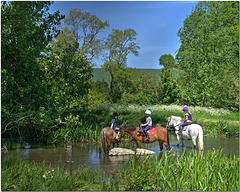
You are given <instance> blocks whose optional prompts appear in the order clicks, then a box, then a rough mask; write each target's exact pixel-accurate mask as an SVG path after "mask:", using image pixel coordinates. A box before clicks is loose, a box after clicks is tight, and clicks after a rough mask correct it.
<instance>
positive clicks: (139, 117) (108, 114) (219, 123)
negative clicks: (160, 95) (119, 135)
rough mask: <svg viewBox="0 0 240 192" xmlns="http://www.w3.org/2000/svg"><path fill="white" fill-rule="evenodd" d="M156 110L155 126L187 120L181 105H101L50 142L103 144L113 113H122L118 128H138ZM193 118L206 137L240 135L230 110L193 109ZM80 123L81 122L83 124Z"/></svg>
mask: <svg viewBox="0 0 240 192" xmlns="http://www.w3.org/2000/svg"><path fill="white" fill-rule="evenodd" d="M148 108H151V109H152V115H151V117H152V119H153V126H157V125H159V126H162V127H166V124H167V121H168V117H170V116H172V115H174V116H181V117H182V118H184V113H183V112H182V106H179V105H149V106H146V105H119V104H100V105H94V106H91V108H89V110H87V111H84V112H82V113H80V114H79V117H80V118H79V117H78V116H76V117H72V116H71V117H69V119H68V121H69V122H71V123H70V124H69V125H67V126H63V127H61V128H59V129H58V130H56V131H54V132H52V133H51V134H50V136H49V138H50V139H49V141H50V142H53V143H56V142H66V141H69V140H71V141H73V142H93V143H95V142H99V140H100V138H99V136H100V131H101V129H102V128H103V127H109V126H110V125H111V123H110V122H111V119H112V113H113V112H114V111H116V112H118V114H119V117H118V120H117V126H118V127H119V126H120V125H135V126H138V125H139V123H145V115H144V112H145V110H146V109H148ZM189 109H190V112H191V113H192V116H193V123H197V124H199V125H201V126H202V127H203V133H204V135H209V136H219V135H225V136H226V135H230V136H232V135H238V133H239V118H238V117H239V112H238V111H230V110H227V109H214V108H205V107H193V106H190V107H189ZM79 119H80V121H79Z"/></svg>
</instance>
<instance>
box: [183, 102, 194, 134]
mask: <svg viewBox="0 0 240 192" xmlns="http://www.w3.org/2000/svg"><path fill="white" fill-rule="evenodd" d="M183 112H184V113H185V120H184V122H183V124H181V125H180V128H181V132H182V130H183V127H184V126H186V125H189V124H191V123H192V115H191V113H190V112H189V109H188V107H187V105H185V106H184V107H183Z"/></svg>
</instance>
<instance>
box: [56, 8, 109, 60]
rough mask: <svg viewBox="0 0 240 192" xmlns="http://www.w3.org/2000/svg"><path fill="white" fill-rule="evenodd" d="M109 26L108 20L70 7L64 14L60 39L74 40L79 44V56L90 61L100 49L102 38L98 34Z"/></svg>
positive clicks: (97, 54) (96, 55)
mask: <svg viewBox="0 0 240 192" xmlns="http://www.w3.org/2000/svg"><path fill="white" fill-rule="evenodd" d="M107 27H109V24H108V21H101V20H100V19H99V18H97V17H96V16H95V15H91V14H90V13H89V12H85V11H82V10H79V9H71V10H70V12H69V14H68V15H67V16H66V19H65V20H64V25H63V32H64V33H63V34H62V35H63V36H64V37H61V39H65V37H66V36H67V38H68V40H70V38H72V41H76V42H77V43H78V44H79V52H80V56H81V57H83V56H84V57H85V58H86V59H87V60H89V61H92V60H93V59H94V58H96V57H98V56H99V54H100V53H101V50H102V45H103V39H101V38H98V36H99V34H100V33H101V32H103V31H104V30H105V29H106V28H107Z"/></svg>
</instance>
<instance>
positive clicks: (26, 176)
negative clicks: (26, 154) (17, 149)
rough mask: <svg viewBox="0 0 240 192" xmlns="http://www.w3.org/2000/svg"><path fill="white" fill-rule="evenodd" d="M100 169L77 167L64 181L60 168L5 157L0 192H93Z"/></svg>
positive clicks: (64, 173)
mask: <svg viewBox="0 0 240 192" xmlns="http://www.w3.org/2000/svg"><path fill="white" fill-rule="evenodd" d="M103 177H104V173H103V171H102V170H96V171H91V170H90V168H87V167H79V168H77V169H76V170H74V171H73V173H72V177H71V178H67V177H66V172H65V170H64V169H63V168H59V167H57V168H52V167H51V165H46V164H45V163H33V164H31V163H29V162H27V161H26V160H20V159H18V158H16V157H9V158H8V159H7V160H5V161H3V162H2V164H1V178H2V182H1V189H2V190H3V191H75V190H84V191H92V190H93V191H97V190H98V189H99V187H100V186H101V185H102V184H103V183H104V179H103Z"/></svg>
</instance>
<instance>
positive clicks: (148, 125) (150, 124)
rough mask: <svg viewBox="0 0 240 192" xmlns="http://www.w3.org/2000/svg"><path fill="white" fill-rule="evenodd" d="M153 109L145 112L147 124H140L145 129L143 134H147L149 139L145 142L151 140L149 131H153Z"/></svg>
mask: <svg viewBox="0 0 240 192" xmlns="http://www.w3.org/2000/svg"><path fill="white" fill-rule="evenodd" d="M151 111H152V110H151V109H148V110H146V111H145V114H146V123H145V124H140V126H142V127H144V129H143V133H144V134H145V136H147V138H146V139H145V140H149V136H148V132H147V131H148V130H149V129H152V118H151V117H150V115H151Z"/></svg>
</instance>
